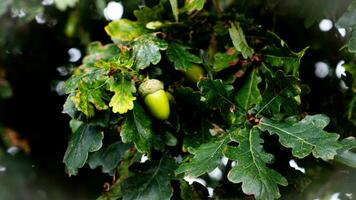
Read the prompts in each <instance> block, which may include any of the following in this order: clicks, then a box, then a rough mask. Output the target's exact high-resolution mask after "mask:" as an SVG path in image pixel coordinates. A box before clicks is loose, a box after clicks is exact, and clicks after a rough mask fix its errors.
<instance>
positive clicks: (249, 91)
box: [235, 69, 262, 110]
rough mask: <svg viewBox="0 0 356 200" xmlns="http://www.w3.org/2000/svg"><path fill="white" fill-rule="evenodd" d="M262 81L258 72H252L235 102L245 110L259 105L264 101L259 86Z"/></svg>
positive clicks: (237, 94)
mask: <svg viewBox="0 0 356 200" xmlns="http://www.w3.org/2000/svg"><path fill="white" fill-rule="evenodd" d="M261 81H262V79H261V77H260V76H259V75H258V74H257V70H255V69H254V70H252V72H251V73H250V74H249V76H248V79H247V82H246V83H245V84H244V85H243V86H242V87H241V89H240V90H239V91H237V93H236V95H235V101H236V102H237V104H239V105H240V106H241V107H242V108H244V109H245V110H248V109H249V108H251V106H252V105H255V104H257V103H259V102H260V101H261V100H262V96H261V93H260V90H259V89H258V84H259V83H260V82H261Z"/></svg>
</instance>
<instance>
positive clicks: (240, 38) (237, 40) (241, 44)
mask: <svg viewBox="0 0 356 200" xmlns="http://www.w3.org/2000/svg"><path fill="white" fill-rule="evenodd" d="M229 34H230V38H231V40H232V43H233V44H234V47H235V48H236V50H237V51H238V52H240V53H241V54H242V56H243V57H244V58H245V59H247V58H251V57H252V55H253V54H254V50H253V49H252V48H251V47H249V46H248V44H247V42H246V38H245V35H244V32H243V31H242V28H241V27H240V25H239V23H237V22H235V23H231V28H229Z"/></svg>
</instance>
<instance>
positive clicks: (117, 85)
mask: <svg viewBox="0 0 356 200" xmlns="http://www.w3.org/2000/svg"><path fill="white" fill-rule="evenodd" d="M110 80H111V84H110V87H109V90H110V91H112V92H114V93H115V94H114V96H113V97H112V98H111V100H110V103H109V106H110V107H112V111H113V113H119V114H123V113H126V112H127V111H128V110H132V109H133V107H134V101H135V100H136V97H134V96H133V95H132V93H135V92H136V88H135V84H134V83H133V82H132V81H131V80H130V79H128V78H127V77H126V76H125V74H120V75H116V76H114V77H112V78H111V79H110Z"/></svg>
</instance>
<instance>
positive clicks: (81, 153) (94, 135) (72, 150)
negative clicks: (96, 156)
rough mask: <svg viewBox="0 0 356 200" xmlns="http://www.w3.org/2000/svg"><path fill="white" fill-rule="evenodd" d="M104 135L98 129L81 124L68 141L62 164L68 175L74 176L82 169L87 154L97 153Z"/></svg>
mask: <svg viewBox="0 0 356 200" xmlns="http://www.w3.org/2000/svg"><path fill="white" fill-rule="evenodd" d="M103 138H104V135H103V133H102V132H101V131H99V130H98V128H96V127H94V126H91V125H89V124H85V123H82V124H81V125H80V126H79V127H78V128H77V129H76V131H75V132H74V133H73V135H72V136H71V138H70V140H69V144H68V147H67V150H66V152H65V154H64V158H63V162H64V163H65V164H66V168H67V170H68V173H69V175H76V174H77V173H78V169H79V168H81V167H83V166H84V164H85V162H86V160H87V158H88V153H89V152H94V151H98V150H99V149H100V148H101V146H102V140H103Z"/></svg>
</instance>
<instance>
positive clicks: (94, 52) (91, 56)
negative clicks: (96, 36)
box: [83, 42, 120, 67]
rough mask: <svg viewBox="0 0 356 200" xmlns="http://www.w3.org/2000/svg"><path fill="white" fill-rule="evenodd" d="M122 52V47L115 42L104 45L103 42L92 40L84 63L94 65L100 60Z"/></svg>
mask: <svg viewBox="0 0 356 200" xmlns="http://www.w3.org/2000/svg"><path fill="white" fill-rule="evenodd" d="M119 54H120V49H119V48H118V47H117V46H116V45H115V44H107V45H102V44H101V42H92V43H90V44H89V46H88V48H87V55H86V56H85V57H84V58H83V65H86V66H89V67H94V64H95V63H96V62H97V61H98V60H100V59H103V60H108V59H110V58H112V57H114V56H116V55H119Z"/></svg>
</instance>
